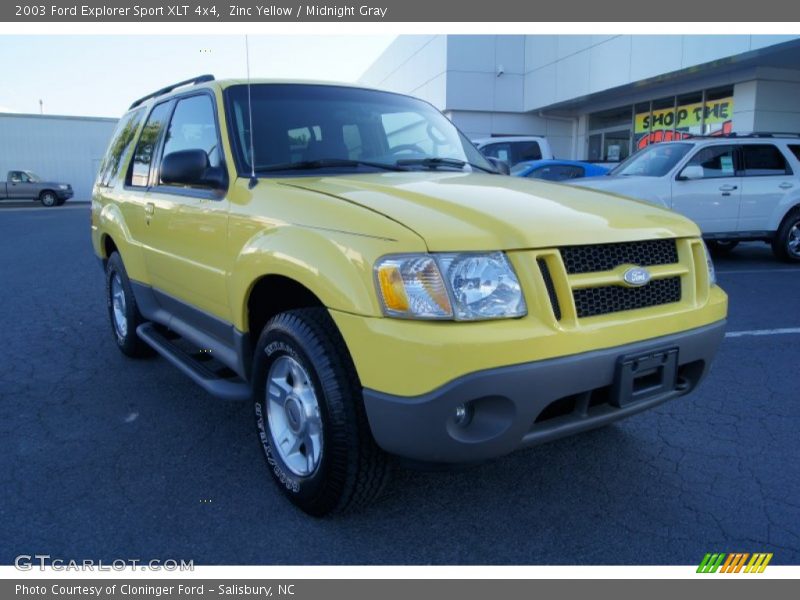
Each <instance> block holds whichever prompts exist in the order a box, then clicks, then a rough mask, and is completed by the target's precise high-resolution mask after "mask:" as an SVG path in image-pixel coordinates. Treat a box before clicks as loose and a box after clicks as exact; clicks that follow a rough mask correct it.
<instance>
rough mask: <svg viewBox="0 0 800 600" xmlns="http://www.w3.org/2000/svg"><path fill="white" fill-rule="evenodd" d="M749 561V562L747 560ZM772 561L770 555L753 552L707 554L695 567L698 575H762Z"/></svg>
mask: <svg viewBox="0 0 800 600" xmlns="http://www.w3.org/2000/svg"><path fill="white" fill-rule="evenodd" d="M748 559H749V560H748ZM771 560H772V553H771V552H770V553H766V552H755V553H753V554H748V553H747V552H731V553H728V554H726V553H724V552H720V553H715V554H712V553H710V552H709V553H708V554H706V555H705V556H704V557H703V560H702V561H700V566H699V567H697V572H698V573H716V572H717V571H719V572H720V573H740V572H741V573H763V572H764V569H766V568H767V565H768V564H769V561H771Z"/></svg>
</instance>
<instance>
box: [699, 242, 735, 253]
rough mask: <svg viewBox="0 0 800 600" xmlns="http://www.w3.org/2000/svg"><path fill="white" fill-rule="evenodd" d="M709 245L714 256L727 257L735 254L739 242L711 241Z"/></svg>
mask: <svg viewBox="0 0 800 600" xmlns="http://www.w3.org/2000/svg"><path fill="white" fill-rule="evenodd" d="M707 245H708V250H709V251H710V252H711V253H712V254H717V255H725V254H729V253H731V252H733V250H734V249H735V248H736V247H737V246H738V245H739V242H738V241H737V240H709V241H708V242H707Z"/></svg>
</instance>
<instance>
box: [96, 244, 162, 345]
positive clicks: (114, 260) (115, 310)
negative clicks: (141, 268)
mask: <svg viewBox="0 0 800 600" xmlns="http://www.w3.org/2000/svg"><path fill="white" fill-rule="evenodd" d="M106 305H107V307H108V318H109V320H110V322H111V331H112V333H113V334H114V341H116V343H117V347H118V348H119V349H120V350H121V351H122V353H123V354H125V355H126V356H130V357H131V358H140V357H143V356H152V355H153V349H152V348H150V346H148V345H147V344H146V343H145V342H144V341H142V340H141V339H140V338H139V336H138V335H136V328H137V327H138V326H139V325H141V324H142V323H144V322H145V320H144V317H142V315H141V313H140V312H139V308H138V307H137V306H136V298H135V297H134V295H133V288H132V287H131V282H130V280H129V279H128V273H127V272H126V271H125V265H124V264H123V263H122V258H121V257H120V255H119V253H117V252H114V253H113V254H112V255H111V256H110V257H109V258H108V262H107V263H106Z"/></svg>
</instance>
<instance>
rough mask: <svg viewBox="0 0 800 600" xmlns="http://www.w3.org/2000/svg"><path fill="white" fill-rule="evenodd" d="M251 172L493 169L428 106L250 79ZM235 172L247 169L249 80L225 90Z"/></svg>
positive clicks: (403, 99) (355, 90)
mask: <svg viewBox="0 0 800 600" xmlns="http://www.w3.org/2000/svg"><path fill="white" fill-rule="evenodd" d="M250 94H251V98H252V111H253V122H254V123H255V127H254V128H253V143H252V146H253V154H254V155H255V171H256V173H262V174H263V173H269V174H270V176H274V175H275V174H278V175H280V174H281V171H282V170H286V175H297V174H298V173H301V172H302V171H303V170H314V171H318V170H319V169H326V170H332V171H338V172H353V171H360V170H367V171H375V170H376V169H382V168H389V167H391V168H394V169H400V170H408V169H457V170H469V169H471V168H472V167H475V168H477V169H479V170H487V171H494V168H493V167H492V165H491V164H489V163H488V162H487V161H486V159H485V158H483V156H482V155H481V154H480V152H478V150H477V149H476V148H475V147H474V146H473V145H472V144H471V143H470V142H469V140H467V139H466V138H465V137H464V136H463V135H462V134H461V132H459V131H458V129H456V127H455V126H454V125H453V124H452V123H451V122H450V121H449V120H448V119H447V118H446V117H445V116H444V115H442V113H440V112H439V111H438V110H436V109H435V108H433V107H432V106H431V105H430V104H427V103H426V102H423V101H421V100H417V99H415V98H410V97H408V96H401V95H399V94H392V93H388V92H379V91H372V90H364V89H358V88H347V87H338V86H330V85H300V84H255V85H252V86H251V90H250ZM225 97H226V110H227V113H228V122H229V123H230V125H229V127H230V136H231V140H232V142H233V149H234V154H235V155H236V162H237V166H238V168H239V173H240V174H242V175H247V174H249V173H250V169H251V164H252V162H251V156H250V154H251V150H250V128H249V124H250V119H249V111H248V94H247V86H245V85H236V86H232V87H230V88H228V89H227V90H226V91H225Z"/></svg>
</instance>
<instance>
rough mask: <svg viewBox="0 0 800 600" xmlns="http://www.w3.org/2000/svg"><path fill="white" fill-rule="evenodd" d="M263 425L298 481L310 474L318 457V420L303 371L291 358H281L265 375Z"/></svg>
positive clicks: (311, 391) (319, 446)
mask: <svg viewBox="0 0 800 600" xmlns="http://www.w3.org/2000/svg"><path fill="white" fill-rule="evenodd" d="M266 405H267V422H268V424H269V431H270V434H272V440H273V442H274V447H275V450H276V451H277V453H278V455H279V456H280V457H281V460H283V462H284V464H285V465H286V466H287V467H288V468H289V470H290V471H291V472H292V473H294V474H295V475H298V476H300V477H307V476H309V475H311V474H313V473H314V471H316V470H317V467H318V466H319V463H320V459H321V457H322V418H321V417H320V409H319V403H318V402H317V395H316V393H315V392H314V387H313V385H312V383H311V378H310V377H309V375H308V373H307V372H306V370H305V369H304V368H303V367H302V365H301V364H300V363H299V362H297V361H296V360H295V359H293V358H292V357H291V356H281V357H280V358H278V359H277V360H276V361H275V362H274V363H272V366H271V367H270V369H269V374H268V375H267V391H266Z"/></svg>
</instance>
